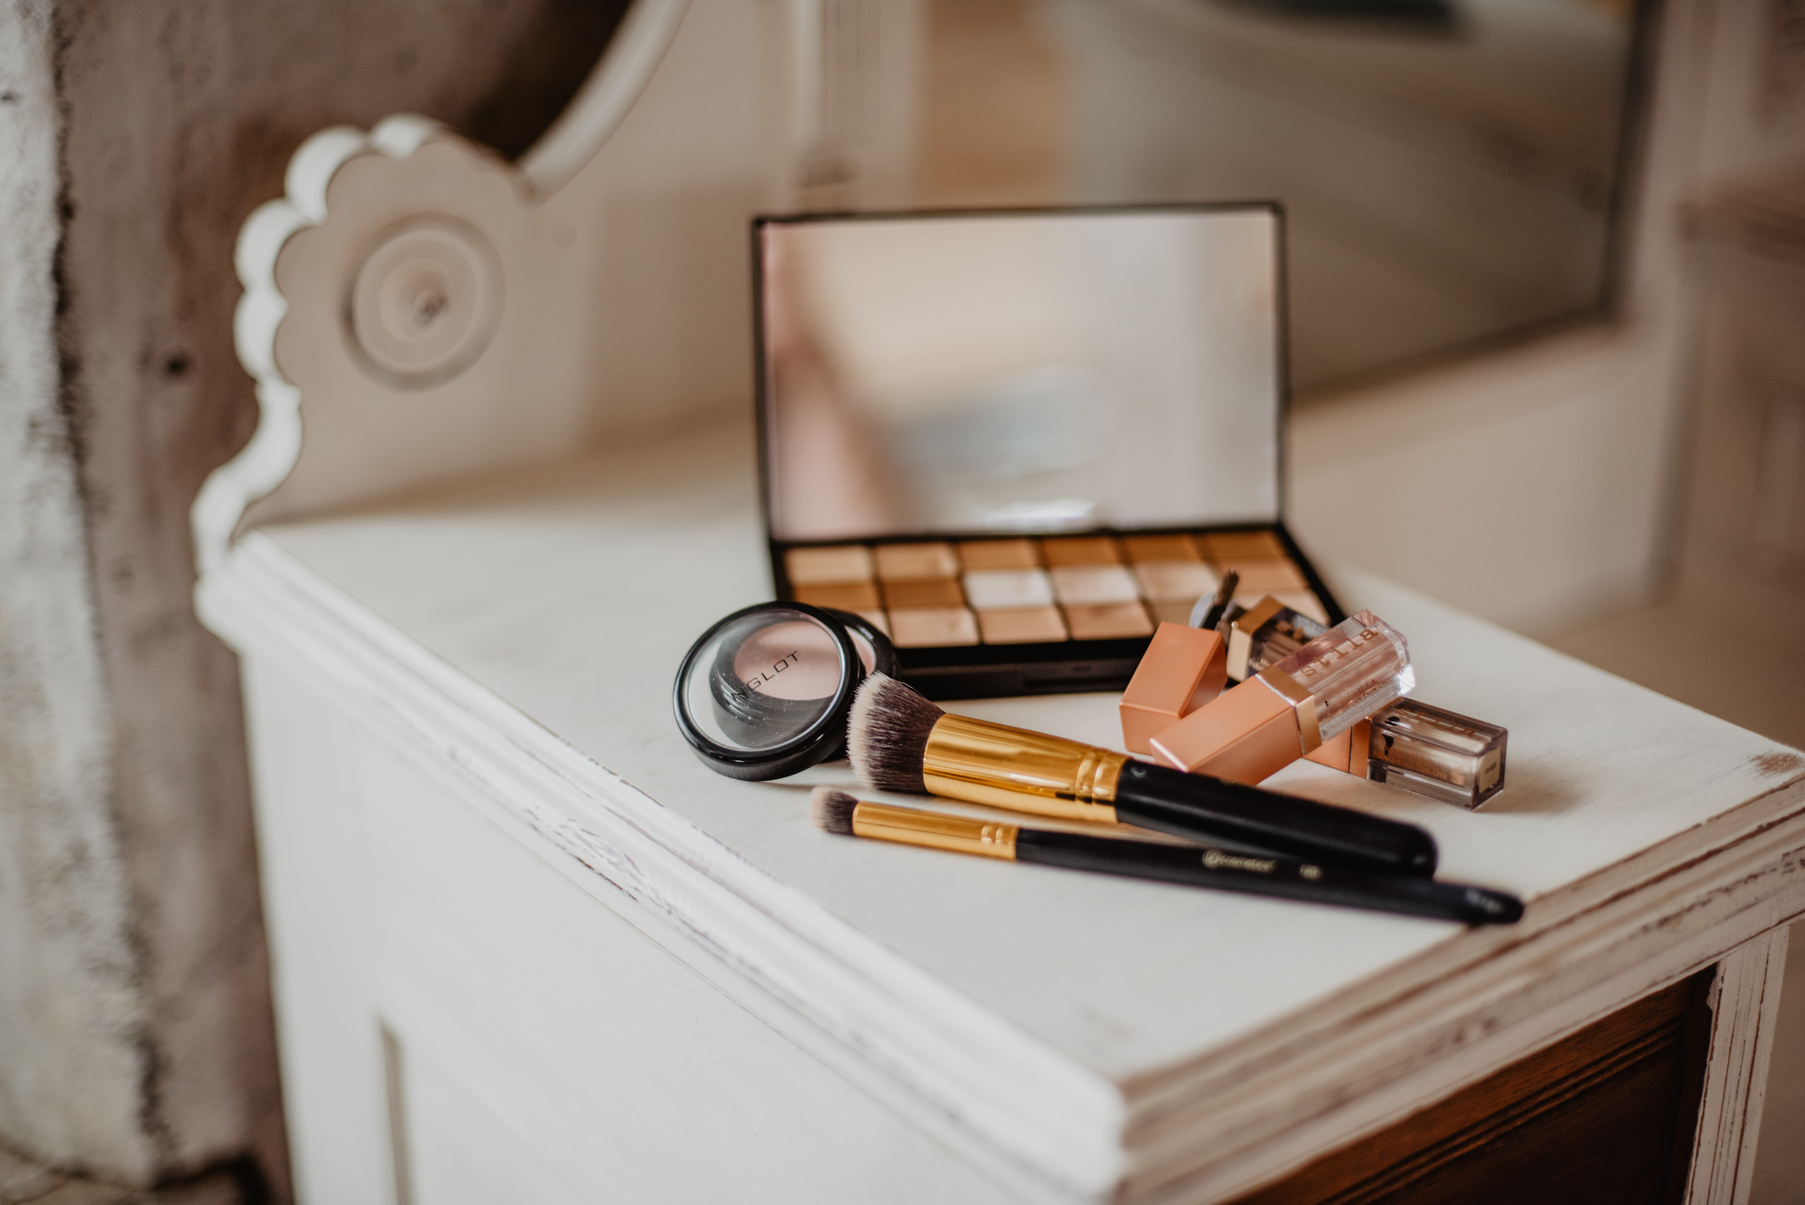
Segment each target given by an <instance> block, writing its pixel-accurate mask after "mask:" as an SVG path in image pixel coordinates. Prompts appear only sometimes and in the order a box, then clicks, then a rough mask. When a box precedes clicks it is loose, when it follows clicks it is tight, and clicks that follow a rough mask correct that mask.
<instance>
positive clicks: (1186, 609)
mask: <svg viewBox="0 0 1805 1205" xmlns="http://www.w3.org/2000/svg"><path fill="white" fill-rule="evenodd" d="M1196 606H1197V602H1196V600H1195V599H1193V600H1192V601H1190V602H1152V603H1148V604H1147V609H1148V610H1149V611H1151V612H1153V622H1154V623H1182V624H1184V625H1186V626H1187V627H1188V626H1190V623H1191V612H1192V610H1193V609H1195V608H1196Z"/></svg>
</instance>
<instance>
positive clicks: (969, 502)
mask: <svg viewBox="0 0 1805 1205" xmlns="http://www.w3.org/2000/svg"><path fill="white" fill-rule="evenodd" d="M755 238H756V245H757V246H756V250H757V255H756V267H757V279H758V286H757V296H758V307H757V308H758V330H759V338H758V352H759V366H758V367H759V371H758V381H759V435H760V451H761V469H762V477H763V485H764V490H763V495H764V498H763V501H764V508H765V520H766V528H767V532H768V535H769V539H770V548H771V557H772V567H773V576H774V578H775V581H776V585H777V592H778V597H780V598H784V599H790V600H794V601H798V602H805V603H812V604H814V605H817V606H822V607H831V608H835V609H838V610H843V611H854V612H858V613H859V614H861V615H863V616H864V617H865V618H866V619H868V620H869V621H870V622H872V623H873V624H875V625H877V626H878V627H880V628H882V629H884V630H885V631H886V632H888V633H889V635H890V637H891V639H892V641H893V642H894V643H895V645H896V647H897V651H898V657H899V660H900V668H901V674H902V676H903V678H904V679H905V680H907V681H908V682H910V683H911V684H912V685H914V686H915V687H916V688H917V689H919V690H921V691H922V692H923V693H924V694H928V695H929V696H931V697H936V698H960V697H976V696H992V695H1014V694H1035V693H1046V692H1054V691H1075V690H1119V689H1121V688H1122V687H1123V686H1124V685H1125V684H1126V683H1127V681H1128V679H1129V678H1130V676H1132V674H1133V672H1134V668H1135V665H1136V664H1137V663H1138V661H1139V660H1140V657H1141V654H1142V653H1143V652H1145V650H1146V647H1147V642H1148V640H1149V638H1150V637H1151V636H1152V635H1153V632H1154V629H1155V627H1156V626H1157V625H1158V624H1159V623H1161V622H1164V621H1170V622H1176V623H1183V622H1185V620H1186V619H1187V618H1188V617H1189V616H1190V614H1191V611H1192V608H1193V606H1194V604H1195V603H1196V602H1197V600H1198V598H1199V597H1200V596H1204V595H1208V594H1211V593H1214V592H1215V590H1216V588H1217V585H1218V582H1219V580H1220V577H1221V575H1222V574H1224V573H1226V572H1227V571H1228V570H1230V569H1233V570H1235V571H1236V572H1237V573H1238V574H1239V579H1240V581H1239V587H1238V590H1237V594H1236V600H1237V601H1239V602H1241V603H1242V605H1244V606H1251V605H1252V604H1253V603H1254V602H1255V601H1257V600H1258V599H1260V598H1261V597H1263V596H1265V595H1268V594H1271V595H1274V596H1276V597H1278V598H1279V599H1280V600H1282V601H1283V602H1285V604H1286V605H1288V606H1290V607H1292V608H1294V609H1295V610H1297V611H1298V612H1300V613H1302V614H1306V615H1310V616H1312V617H1314V618H1316V619H1319V620H1321V621H1322V622H1325V623H1330V622H1336V621H1339V620H1340V619H1342V618H1343V614H1342V611H1341V609H1340V608H1339V607H1338V606H1337V604H1336V603H1335V600H1334V599H1333V598H1332V597H1331V596H1330V594H1329V593H1328V591H1327V590H1326V589H1325V588H1324V586H1323V584H1322V581H1321V579H1320V578H1319V577H1318V576H1317V574H1316V572H1315V570H1314V569H1313V568H1312V567H1311V565H1310V563H1309V561H1308V560H1307V559H1306V558H1305V557H1304V555H1303V553H1302V552H1301V551H1300V550H1299V549H1298V547H1297V545H1296V543H1295V542H1294V541H1293V540H1292V538H1291V536H1290V534H1289V533H1288V532H1287V531H1286V530H1285V527H1284V523H1283V520H1282V515H1281V507H1282V494H1283V488H1282V487H1283V482H1282V439H1281V424H1282V422H1283V412H1284V364H1283V360H1284V339H1283V330H1284V324H1283V289H1282V282H1281V275H1282V255H1281V245H1282V228H1281V219H1280V214H1279V212H1278V210H1277V209H1276V208H1275V207H1272V206H1269V205H1231V206H1175V207H1158V208H1140V207H1136V208H1117V209H1100V210H1058V211H1044V212H1043V211H1028V212H987V213H946V214H896V215H890V214H878V215H855V216H834V217H800V218H782V219H766V220H763V221H761V222H759V223H758V224H757V227H756V235H755Z"/></svg>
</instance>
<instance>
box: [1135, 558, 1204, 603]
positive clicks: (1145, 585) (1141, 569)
mask: <svg viewBox="0 0 1805 1205" xmlns="http://www.w3.org/2000/svg"><path fill="white" fill-rule="evenodd" d="M1134 576H1135V578H1136V580H1138V581H1139V582H1140V583H1141V597H1143V598H1146V599H1149V600H1150V601H1152V602H1185V603H1192V602H1196V601H1197V596H1198V595H1200V594H1209V593H1211V592H1213V591H1214V590H1215V589H1216V586H1217V583H1218V582H1220V581H1221V579H1220V578H1218V577H1217V576H1216V571H1215V570H1214V569H1211V568H1210V567H1209V566H1208V565H1205V564H1204V563H1203V562H1202V561H1142V562H1141V563H1139V564H1137V565H1136V566H1135V567H1134Z"/></svg>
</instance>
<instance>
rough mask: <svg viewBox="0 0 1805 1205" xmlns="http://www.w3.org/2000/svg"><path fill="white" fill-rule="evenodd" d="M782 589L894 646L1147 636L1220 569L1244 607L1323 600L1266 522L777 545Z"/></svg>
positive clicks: (1206, 590) (1320, 607)
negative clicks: (1230, 575)
mask: <svg viewBox="0 0 1805 1205" xmlns="http://www.w3.org/2000/svg"><path fill="white" fill-rule="evenodd" d="M781 555H782V559H783V566H784V570H785V572H786V575H787V577H788V593H789V596H790V597H792V598H794V599H796V600H797V601H799V602H806V603H812V604H814V605H816V606H820V607H829V608H832V609H834V610H839V611H849V612H853V613H856V614H858V615H860V616H862V617H863V618H865V619H866V620H867V621H869V622H870V623H872V624H873V625H875V626H876V627H877V628H879V629H880V630H881V631H883V632H886V633H888V634H889V636H890V637H891V639H892V640H893V641H894V642H895V644H896V646H897V647H898V648H904V649H923V648H938V647H946V648H956V647H960V646H969V645H978V644H987V645H1026V644H1059V643H1064V642H1069V641H1085V640H1131V639H1140V638H1144V637H1148V636H1151V635H1152V634H1153V630H1154V628H1155V627H1156V626H1157V625H1159V624H1161V623H1181V624H1182V623H1187V622H1188V621H1189V619H1190V616H1191V611H1192V608H1193V607H1194V606H1195V605H1196V603H1197V600H1198V599H1199V598H1200V597H1204V596H1207V595H1209V594H1212V593H1214V592H1215V590H1216V587H1217V585H1218V584H1219V582H1220V580H1221V574H1222V572H1224V571H1225V570H1226V569H1228V568H1231V567H1232V568H1235V569H1237V570H1238V571H1239V572H1240V573H1241V574H1242V584H1241V587H1240V589H1239V590H1238V591H1237V592H1236V598H1237V599H1238V600H1242V602H1243V605H1249V604H1250V603H1252V602H1254V601H1257V600H1258V599H1259V598H1260V597H1261V596H1263V595H1266V594H1272V595H1274V596H1275V597H1278V598H1280V599H1281V600H1282V601H1284V603H1285V604H1286V605H1287V606H1290V607H1292V608H1293V609H1295V610H1297V611H1298V612H1300V613H1302V614H1306V615H1310V616H1312V617H1314V618H1317V619H1318V620H1319V621H1320V622H1327V620H1328V617H1329V609H1328V607H1327V606H1326V605H1325V604H1324V603H1323V601H1322V600H1321V599H1319V598H1317V596H1316V595H1315V594H1314V593H1313V592H1312V591H1311V589H1310V587H1309V584H1308V582H1309V579H1308V578H1307V577H1306V575H1305V574H1304V572H1303V570H1302V569H1301V568H1299V566H1298V565H1297V564H1296V563H1295V562H1294V561H1293V560H1292V558H1291V555H1290V553H1289V552H1288V551H1287V550H1286V546H1285V545H1284V543H1283V542H1282V541H1281V540H1280V539H1279V538H1278V537H1277V536H1275V535H1273V534H1272V533H1270V532H1263V531H1257V532H1227V533H1220V532H1218V533H1194V532H1171V533H1152V534H1130V535H1121V536H1115V535H1083V536H1019V537H1018V536H1001V537H996V538H991V539H966V540H945V541H942V540H925V541H899V542H895V543H882V542H873V543H870V544H835V545H821V546H802V547H791V548H786V549H784V550H783V551H782V554H781Z"/></svg>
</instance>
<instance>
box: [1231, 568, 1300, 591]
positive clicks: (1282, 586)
mask: <svg viewBox="0 0 1805 1205" xmlns="http://www.w3.org/2000/svg"><path fill="white" fill-rule="evenodd" d="M1231 568H1232V569H1233V570H1234V571H1235V572H1236V573H1239V574H1240V575H1241V584H1240V585H1239V586H1237V587H1236V593H1237V594H1239V593H1240V592H1241V591H1243V590H1257V591H1259V592H1261V593H1266V592H1268V591H1272V590H1307V589H1309V588H1310V583H1309V582H1308V581H1306V580H1305V579H1304V575H1303V574H1302V573H1301V572H1300V571H1299V570H1298V568H1297V566H1296V565H1293V564H1292V563H1291V562H1290V561H1273V560H1263V561H1224V562H1222V569H1223V571H1224V572H1227V571H1228V570H1229V569H1231Z"/></svg>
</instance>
